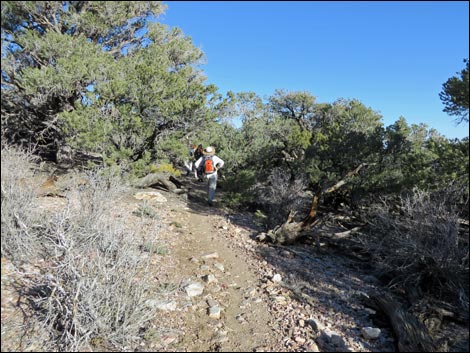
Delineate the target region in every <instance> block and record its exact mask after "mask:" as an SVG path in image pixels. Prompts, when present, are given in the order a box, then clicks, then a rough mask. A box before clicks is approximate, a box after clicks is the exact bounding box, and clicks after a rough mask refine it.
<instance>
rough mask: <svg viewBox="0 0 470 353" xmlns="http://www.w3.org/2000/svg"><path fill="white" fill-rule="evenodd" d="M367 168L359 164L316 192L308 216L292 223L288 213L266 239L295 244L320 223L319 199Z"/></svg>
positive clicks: (363, 164)
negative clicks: (335, 181)
mask: <svg viewBox="0 0 470 353" xmlns="http://www.w3.org/2000/svg"><path fill="white" fill-rule="evenodd" d="M364 166H367V163H361V164H360V165H359V166H357V167H356V168H355V169H354V170H352V171H350V172H349V173H347V174H346V176H345V177H344V178H343V179H341V180H340V181H339V182H337V183H336V184H335V185H333V186H331V187H329V188H322V189H320V191H318V192H316V193H315V194H314V195H313V198H312V203H311V205H310V211H309V213H308V215H307V216H306V217H305V218H304V219H303V220H302V222H294V221H293V215H294V214H295V213H294V212H292V211H291V212H290V213H289V216H288V218H287V221H286V222H285V223H284V224H282V225H281V226H279V227H277V228H275V229H273V230H271V231H269V232H268V237H269V238H270V239H271V240H272V241H273V242H274V243H279V244H291V243H293V242H295V241H296V240H297V239H298V238H300V237H303V236H305V235H307V234H308V233H309V232H310V231H311V229H312V228H313V227H315V226H316V225H317V224H318V223H320V221H321V219H319V218H318V205H319V202H320V197H321V196H323V195H325V194H330V193H332V192H334V191H336V190H338V189H339V188H341V187H342V186H343V185H345V184H346V183H347V179H348V178H350V177H351V176H353V175H355V174H357V173H359V171H360V170H361V169H362V168H363V167H364ZM319 242H320V240H319V239H318V237H317V239H316V243H317V248H318V247H319Z"/></svg>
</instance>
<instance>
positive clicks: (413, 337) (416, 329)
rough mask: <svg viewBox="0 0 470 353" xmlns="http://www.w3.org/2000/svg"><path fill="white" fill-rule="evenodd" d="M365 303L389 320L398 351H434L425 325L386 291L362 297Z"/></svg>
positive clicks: (434, 347) (434, 348) (433, 345)
mask: <svg viewBox="0 0 470 353" xmlns="http://www.w3.org/2000/svg"><path fill="white" fill-rule="evenodd" d="M364 302H365V304H366V305H368V306H370V307H371V308H373V309H375V310H376V311H380V312H382V313H384V314H385V315H386V316H387V317H388V318H389V320H390V324H391V326H392V328H393V331H394V333H395V336H396V338H397V341H398V342H397V346H398V351H399V352H436V351H437V349H436V346H435V344H434V342H433V340H432V338H431V336H430V335H429V333H428V332H427V329H426V326H425V325H424V324H423V323H421V322H420V321H419V320H418V319H417V318H416V317H415V316H414V315H412V314H409V313H408V312H406V311H405V309H404V308H403V307H402V305H401V304H400V303H398V302H397V301H395V300H394V299H393V298H392V296H391V295H390V294H388V293H384V294H380V295H373V296H370V297H368V298H364Z"/></svg>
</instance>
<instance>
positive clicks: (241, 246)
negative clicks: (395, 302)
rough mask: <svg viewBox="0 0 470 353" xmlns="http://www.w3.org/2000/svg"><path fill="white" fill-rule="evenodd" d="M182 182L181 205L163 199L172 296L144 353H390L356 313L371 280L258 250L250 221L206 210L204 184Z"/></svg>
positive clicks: (296, 252)
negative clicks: (157, 337) (156, 337)
mask: <svg viewBox="0 0 470 353" xmlns="http://www.w3.org/2000/svg"><path fill="white" fill-rule="evenodd" d="M188 182H189V183H191V189H190V192H189V194H188V198H187V199H185V198H182V197H181V196H177V195H173V194H168V193H164V192H162V194H164V195H165V197H166V199H167V202H163V203H160V212H161V214H162V217H163V222H164V224H165V225H166V230H165V231H164V232H163V233H164V234H166V241H167V244H168V246H169V256H167V258H169V259H170V258H171V261H172V266H170V267H168V268H169V269H170V272H168V273H166V276H167V278H168V279H169V280H170V279H171V281H172V283H177V284H178V285H177V287H178V290H176V291H175V292H173V294H172V296H170V297H169V298H168V299H167V300H166V301H165V302H164V304H163V305H162V317H161V318H160V324H162V322H164V323H165V324H164V326H166V327H168V331H167V334H166V335H165V336H164V337H163V338H162V340H161V341H160V342H158V343H155V344H153V345H152V346H150V347H148V348H149V349H150V350H152V349H158V350H165V351H192V352H195V351H238V352H250V351H258V352H262V351H310V352H312V351H313V352H315V351H340V352H344V351H364V352H367V351H374V352H378V351H382V352H386V351H394V350H395V348H394V340H393V338H392V336H391V332H390V330H389V329H388V328H387V325H384V326H382V327H380V328H379V327H376V325H375V324H374V323H373V321H372V318H371V316H372V315H374V313H375V312H374V311H373V310H371V309H368V308H366V307H364V306H363V305H362V304H361V299H360V298H361V295H364V293H367V292H368V291H370V290H376V286H377V285H378V283H377V281H376V280H375V279H374V278H373V277H371V276H369V275H368V274H367V273H364V272H362V271H360V270H358V269H357V268H356V266H354V264H353V263H352V262H351V261H350V260H347V259H345V258H342V257H339V256H336V255H333V254H328V253H327V252H321V253H316V252H315V250H314V248H313V247H312V246H310V245H296V246H290V247H273V246H272V245H268V244H263V243H260V242H259V241H257V240H256V239H255V238H256V235H257V234H258V233H259V231H260V230H259V229H257V227H256V226H255V225H254V223H253V220H252V216H251V215H250V214H240V213H231V212H230V211H228V210H226V209H224V208H223V207H222V206H221V205H220V203H219V205H218V206H217V205H216V207H208V206H207V203H206V202H205V185H204V184H203V183H198V182H194V181H192V180H190V181H189V180H188ZM222 192H223V191H222V190H218V191H217V198H218V199H219V200H220V197H221V193H222ZM377 329H380V333H379V330H377Z"/></svg>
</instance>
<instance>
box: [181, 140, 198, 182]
mask: <svg viewBox="0 0 470 353" xmlns="http://www.w3.org/2000/svg"><path fill="white" fill-rule="evenodd" d="M194 152H196V145H189V161H185V162H184V166H185V167H186V169H187V173H186V176H188V175H189V174H190V173H191V172H192V171H193V164H194V161H195V159H194Z"/></svg>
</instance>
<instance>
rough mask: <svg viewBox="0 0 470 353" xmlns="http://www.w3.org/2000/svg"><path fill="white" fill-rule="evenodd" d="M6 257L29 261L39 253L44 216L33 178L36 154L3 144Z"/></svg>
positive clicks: (3, 252) (3, 211)
mask: <svg viewBox="0 0 470 353" xmlns="http://www.w3.org/2000/svg"><path fill="white" fill-rule="evenodd" d="M1 161H2V167H1V172H2V182H1V184H2V210H1V214H2V230H1V238H2V240H1V244H2V250H1V253H2V257H7V258H9V259H11V260H25V259H28V258H30V257H31V256H35V255H36V254H37V251H38V248H39V245H38V244H39V240H38V237H39V231H38V229H37V224H38V222H39V221H40V219H41V217H40V214H39V212H38V210H37V204H36V194H35V192H34V183H32V182H31V180H32V179H33V177H34V175H35V172H34V161H35V157H34V155H33V154H32V151H25V150H19V149H16V148H13V147H11V146H8V145H3V144H2V158H1Z"/></svg>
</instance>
